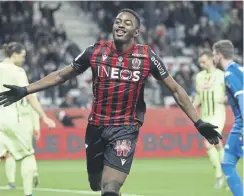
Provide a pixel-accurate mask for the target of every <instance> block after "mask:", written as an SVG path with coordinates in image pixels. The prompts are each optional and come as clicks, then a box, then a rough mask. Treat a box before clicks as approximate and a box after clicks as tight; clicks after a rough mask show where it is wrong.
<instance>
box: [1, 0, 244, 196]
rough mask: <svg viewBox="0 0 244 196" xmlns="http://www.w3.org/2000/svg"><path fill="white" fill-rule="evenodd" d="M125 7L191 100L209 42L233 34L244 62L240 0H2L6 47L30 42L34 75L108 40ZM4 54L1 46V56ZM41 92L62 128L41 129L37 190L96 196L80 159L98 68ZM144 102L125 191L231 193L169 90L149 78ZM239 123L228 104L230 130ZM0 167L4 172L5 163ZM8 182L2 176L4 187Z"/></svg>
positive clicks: (199, 195)
mask: <svg viewBox="0 0 244 196" xmlns="http://www.w3.org/2000/svg"><path fill="white" fill-rule="evenodd" d="M125 7H128V8H132V9H134V10H135V11H137V12H138V14H139V15H140V17H141V20H142V27H141V36H140V37H139V38H138V40H137V41H138V43H142V44H144V43H148V44H149V45H150V47H151V48H152V49H153V50H154V51H155V52H156V53H157V54H159V55H160V56H161V58H162V59H163V61H164V62H165V64H166V66H167V67H168V69H169V71H170V73H171V74H172V75H173V77H174V78H175V79H176V80H177V81H178V82H179V83H180V84H181V85H182V86H183V87H184V88H185V90H186V91H187V93H188V94H189V95H190V96H191V97H193V96H194V92H195V91H194V77H195V74H196V73H197V72H198V71H199V70H200V68H199V65H198V62H197V56H198V54H199V52H200V51H201V50H202V49H203V48H210V46H211V45H212V43H213V42H215V41H217V40H220V39H223V38H224V39H230V40H231V41H232V42H233V43H234V45H235V47H236V48H235V49H236V50H235V53H236V61H238V62H240V63H242V62H243V58H242V55H243V2H241V1H232V2H227V1H225V2H221V1H218V2H215V1H211V2H208V1H199V2H187V1H183V2H170V1H168V2H152V1H148V2H124V1H114V2H113V1H111V2H99V1H93V2H87V1H83V2H33V1H26V2H23V1H18V2H14V1H11V2H6V1H1V2H0V14H1V17H0V29H1V30H0V45H2V44H3V43H8V42H10V41H19V42H21V43H23V44H24V45H25V46H26V49H27V58H26V62H25V64H24V68H25V70H26V71H27V73H28V77H29V80H30V82H33V81H36V80H38V79H40V78H42V77H44V76H45V75H47V74H48V73H50V72H52V71H54V70H57V69H60V68H62V67H63V66H65V65H67V64H69V63H70V62H71V61H72V60H73V58H74V57H75V56H77V55H78V54H79V53H80V52H82V50H84V49H85V48H86V47H87V46H89V45H91V44H92V43H94V42H95V41H97V40H99V39H111V26H112V23H113V18H114V17H115V16H116V14H117V12H118V11H119V10H120V9H122V8H125ZM3 58H4V56H3V54H2V53H1V54H0V59H3ZM38 96H39V98H40V100H41V102H42V104H43V105H44V106H45V107H46V109H47V112H48V114H49V115H50V116H52V118H53V119H56V122H57V125H58V126H57V129H55V130H47V129H46V127H45V126H42V137H41V140H40V141H38V142H37V143H36V144H35V145H36V152H37V158H38V159H39V160H40V161H39V162H38V165H39V168H40V176H41V189H39V190H37V192H36V194H35V195H37V196H38V195H42V194H44V195H45V196H49V195H50V196H51V195H52V196H56V195H59V196H60V195H61V196H63V195H67V194H72V195H73V194H80V195H91V194H92V193H91V192H90V191H89V186H88V183H87V176H86V173H85V162H84V160H81V159H84V129H85V127H86V123H87V121H86V119H87V115H88V113H89V109H90V105H91V101H92V92H91V71H90V70H88V71H87V72H85V74H83V75H81V76H79V77H77V78H75V79H73V80H71V81H68V82H66V83H65V84H63V85H61V86H59V87H55V88H53V89H50V90H48V91H46V92H41V93H39V94H38ZM145 99H146V103H147V106H148V112H147V115H146V120H145V125H144V127H143V128H142V130H141V134H140V138H139V141H138V149H137V153H136V157H137V158H138V159H137V160H135V163H134V165H133V169H132V173H131V175H130V177H129V179H128V182H127V183H126V185H125V187H124V191H125V192H127V193H130V194H129V195H132V194H139V195H147V196H161V195H171V196H176V195H181V196H206V195H209V196H218V195H219V196H220V195H221V196H227V195H231V193H230V192H227V191H225V190H219V191H216V190H213V188H212V186H213V184H214V180H215V179H214V170H213V168H211V164H210V163H209V161H208V159H207V158H206V157H205V151H204V147H203V143H202V138H201V137H199V135H198V134H197V133H196V131H195V129H194V127H193V126H192V124H191V122H189V120H188V119H187V118H186V117H185V115H184V114H183V113H182V112H181V111H180V110H179V108H178V107H177V106H176V105H175V102H174V100H173V98H172V97H171V96H170V95H169V92H168V91H167V89H165V87H164V86H162V85H160V84H159V83H158V82H157V81H156V80H154V79H153V78H149V80H148V83H147V85H146V90H145ZM232 122H233V117H232V114H231V111H230V110H229V109H228V110H227V123H226V127H225V130H224V131H225V135H226V134H228V131H229V129H230V127H231V123H232ZM64 125H65V126H64ZM156 158H157V159H156ZM57 160H58V161H57ZM241 165H242V164H239V169H240V170H242V167H241ZM0 173H2V174H3V164H0ZM242 173H243V172H242ZM149 179H150V181H149ZM4 183H5V184H6V181H5V178H4V175H1V176H0V185H4ZM18 184H19V185H20V181H19V175H18ZM42 188H47V189H42ZM55 188H56V189H55ZM54 189H55V190H54ZM57 189H61V190H57ZM75 190H80V191H75ZM39 191H45V193H41V192H39ZM52 191H56V192H52ZM65 191H66V192H65ZM0 194H1V196H2V195H3V196H10V195H11V196H17V195H20V194H21V192H19V191H18V190H17V191H15V192H9V191H1V190H0Z"/></svg>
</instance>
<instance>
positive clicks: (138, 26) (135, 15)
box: [118, 8, 141, 29]
mask: <svg viewBox="0 0 244 196" xmlns="http://www.w3.org/2000/svg"><path fill="white" fill-rule="evenodd" d="M122 12H128V13H130V14H132V15H133V16H134V17H135V18H136V22H137V25H136V26H137V28H138V29H139V28H140V26H141V20H140V17H139V16H138V14H137V13H136V12H135V11H134V10H132V9H128V8H125V9H122V10H120V11H119V13H118V14H120V13H122Z"/></svg>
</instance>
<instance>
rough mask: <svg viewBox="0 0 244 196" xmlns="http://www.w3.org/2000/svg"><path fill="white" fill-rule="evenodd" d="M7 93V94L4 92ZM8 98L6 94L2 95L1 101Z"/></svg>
mask: <svg viewBox="0 0 244 196" xmlns="http://www.w3.org/2000/svg"><path fill="white" fill-rule="evenodd" d="M4 93H5V92H4ZM5 98H7V96H6V94H1V95H0V100H2V99H5Z"/></svg>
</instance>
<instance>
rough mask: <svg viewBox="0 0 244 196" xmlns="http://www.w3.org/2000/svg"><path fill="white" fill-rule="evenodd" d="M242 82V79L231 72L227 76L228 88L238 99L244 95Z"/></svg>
mask: <svg viewBox="0 0 244 196" xmlns="http://www.w3.org/2000/svg"><path fill="white" fill-rule="evenodd" d="M241 80H242V78H241V79H240V78H239V77H237V76H235V75H234V74H231V73H229V72H227V73H226V74H225V81H226V86H227V87H229V88H230V90H231V93H232V94H233V95H234V97H235V98H237V96H238V95H240V94H243V93H244V89H243V82H242V81H241Z"/></svg>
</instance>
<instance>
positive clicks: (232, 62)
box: [225, 61, 235, 71]
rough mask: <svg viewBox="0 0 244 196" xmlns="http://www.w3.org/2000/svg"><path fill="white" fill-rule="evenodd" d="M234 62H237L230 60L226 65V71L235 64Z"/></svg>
mask: <svg viewBox="0 0 244 196" xmlns="http://www.w3.org/2000/svg"><path fill="white" fill-rule="evenodd" d="M233 64H235V62H234V61H230V62H229V63H228V65H227V66H226V67H225V71H226V70H227V69H228V68H229V67H230V66H231V65H233Z"/></svg>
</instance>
